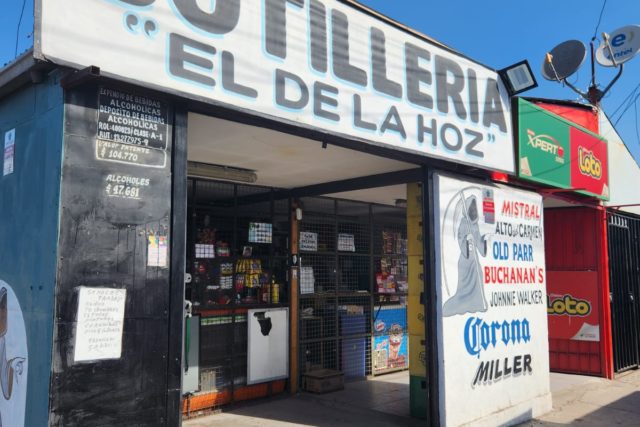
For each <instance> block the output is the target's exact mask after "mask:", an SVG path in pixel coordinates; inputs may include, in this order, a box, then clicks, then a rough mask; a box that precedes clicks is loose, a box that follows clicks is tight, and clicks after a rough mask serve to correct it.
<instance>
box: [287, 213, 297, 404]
mask: <svg viewBox="0 0 640 427" xmlns="http://www.w3.org/2000/svg"><path fill="white" fill-rule="evenodd" d="M297 208H298V205H297V204H296V203H295V202H294V203H292V204H291V237H290V239H291V257H292V258H293V257H295V263H292V265H291V271H290V276H289V277H290V279H289V310H290V311H289V313H291V314H290V318H289V324H290V332H291V333H290V334H289V340H290V343H291V344H290V349H289V370H290V373H289V389H290V392H291V394H295V393H297V392H298V378H299V377H300V374H299V367H300V363H299V360H298V310H299V307H300V304H299V302H300V301H299V298H298V296H299V292H298V289H299V288H298V280H299V279H298V276H299V273H300V269H299V268H298V255H297V254H298V236H299V235H300V234H299V232H298V217H297V215H296V210H297Z"/></svg>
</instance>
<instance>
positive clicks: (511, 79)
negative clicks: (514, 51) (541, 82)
mask: <svg viewBox="0 0 640 427" xmlns="http://www.w3.org/2000/svg"><path fill="white" fill-rule="evenodd" d="M498 75H499V76H500V78H501V79H502V81H503V82H504V85H505V86H506V87H507V91H508V92H509V96H513V95H517V94H519V93H520V92H524V91H526V90H529V89H533V88H534V87H537V86H538V82H536V78H535V77H534V76H533V72H532V71H531V67H530V66H529V62H528V61H527V60H526V59H525V60H524V61H520V62H518V63H516V64H513V65H510V66H508V67H506V68H503V69H502V70H498Z"/></svg>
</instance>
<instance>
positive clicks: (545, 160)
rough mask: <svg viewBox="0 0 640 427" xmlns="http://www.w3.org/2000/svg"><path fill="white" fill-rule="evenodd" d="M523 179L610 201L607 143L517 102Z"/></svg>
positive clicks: (531, 105) (553, 115)
mask: <svg viewBox="0 0 640 427" xmlns="http://www.w3.org/2000/svg"><path fill="white" fill-rule="evenodd" d="M518 141H519V144H518V147H519V155H518V157H519V169H518V175H519V176H520V177H521V178H524V179H527V180H530V181H536V182H540V183H543V184H547V185H551V186H554V187H559V188H572V189H576V191H578V192H580V193H584V194H588V195H592V196H596V197H598V198H601V199H604V200H608V199H609V169H608V157H607V142H606V140H605V139H603V138H602V137H600V136H598V135H596V134H594V133H592V132H590V131H588V130H586V129H584V128H581V127H579V126H578V125H575V124H572V123H571V122H569V121H567V120H565V119H563V118H562V117H560V116H558V115H555V114H553V113H550V112H548V111H546V110H544V109H542V108H540V107H538V106H536V105H534V104H532V103H530V102H528V101H525V100H523V99H519V100H518Z"/></svg>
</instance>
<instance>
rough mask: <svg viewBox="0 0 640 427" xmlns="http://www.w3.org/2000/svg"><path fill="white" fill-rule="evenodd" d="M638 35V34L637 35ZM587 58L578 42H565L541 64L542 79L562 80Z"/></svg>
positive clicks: (585, 49)
mask: <svg viewBox="0 0 640 427" xmlns="http://www.w3.org/2000/svg"><path fill="white" fill-rule="evenodd" d="M639 35H640V34H639ZM586 56H587V48H586V47H585V45H584V43H582V42H581V41H580V40H567V41H566V42H563V43H560V44H559V45H558V46H556V47H554V48H553V49H552V50H551V52H549V53H548V54H547V58H549V57H550V59H551V63H549V61H548V60H547V58H545V60H544V62H543V63H542V77H544V78H545V79H547V80H552V81H560V80H564V79H566V78H567V77H569V76H570V75H572V74H573V73H575V72H576V71H578V68H580V65H582V63H583V62H584V58H585V57H586Z"/></svg>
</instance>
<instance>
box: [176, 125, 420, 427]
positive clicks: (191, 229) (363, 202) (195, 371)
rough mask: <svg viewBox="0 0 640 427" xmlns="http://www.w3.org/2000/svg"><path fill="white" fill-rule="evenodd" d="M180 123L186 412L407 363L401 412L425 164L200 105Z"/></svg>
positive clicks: (336, 386)
mask: <svg viewBox="0 0 640 427" xmlns="http://www.w3.org/2000/svg"><path fill="white" fill-rule="evenodd" d="M187 134H188V144H187V147H188V160H189V163H188V179H187V198H188V202H187V204H188V206H187V230H186V232H187V250H186V273H187V274H186V278H187V279H186V285H185V289H186V292H185V299H186V300H187V301H188V303H189V309H188V314H187V319H186V322H185V325H186V327H185V343H184V357H183V359H184V369H183V371H184V375H183V397H184V404H183V411H184V412H187V413H189V414H190V413H192V412H198V411H201V410H206V409H209V408H216V407H220V406H223V405H226V404H230V403H235V402H239V401H243V400H248V399H254V398H259V397H266V396H270V395H273V394H277V393H282V392H285V391H290V392H298V391H308V392H312V393H313V392H316V393H326V392H331V391H335V390H340V389H342V388H343V387H344V385H345V384H347V389H348V387H349V386H348V384H350V383H353V381H357V380H365V379H367V378H369V379H371V378H373V377H374V376H378V375H382V374H385V373H389V372H397V371H405V372H406V378H404V379H402V380H401V382H402V381H403V382H405V383H406V384H405V385H406V387H405V389H406V390H405V394H406V415H409V411H410V408H409V388H410V382H411V381H410V379H409V372H408V369H409V366H410V360H411V356H410V353H412V352H415V356H414V360H415V363H416V364H417V366H418V369H416V372H417V374H418V375H417V376H416V377H417V378H422V381H417V382H416V384H420V385H422V386H424V383H425V381H424V377H425V375H426V373H424V372H422V371H423V370H424V366H425V356H424V355H425V351H424V314H423V312H420V313H419V312H418V311H420V309H418V310H416V313H414V316H413V317H415V321H414V323H416V324H420V323H421V330H422V336H420V330H419V329H416V330H415V333H416V336H417V338H416V340H414V345H413V346H412V347H411V349H410V343H409V340H410V337H409V323H410V321H409V319H410V318H411V313H408V309H407V306H408V302H409V300H410V298H411V297H412V292H411V291H410V289H409V288H410V282H411V279H410V276H411V274H410V272H409V269H410V265H411V264H412V262H411V255H414V257H415V265H414V266H413V269H414V270H416V271H415V272H414V273H415V274H414V280H415V283H414V292H413V293H414V294H415V295H414V297H415V298H416V301H417V304H416V306H417V305H419V304H420V293H421V292H420V291H418V289H419V288H420V289H421V287H422V286H423V283H422V281H421V277H422V269H423V256H422V253H421V250H422V242H421V239H420V238H419V236H420V235H421V225H422V220H421V212H422V211H421V200H422V199H421V195H420V191H421V187H420V185H419V184H416V181H419V180H421V178H422V172H421V169H420V168H419V167H418V166H416V165H414V164H411V163H407V162H402V161H398V160H393V159H388V158H382V157H378V156H374V155H371V154H366V153H361V152H358V151H354V150H349V149H346V148H342V147H338V146H334V145H327V144H326V143H322V142H319V141H314V140H311V139H307V138H302V137H298V136H293V135H290V134H285V133H282V132H277V131H273V130H269V129H265V128H259V127H255V126H249V125H245V124H240V123H236V122H231V121H226V120H222V119H218V118H212V117H208V116H204V115H200V114H189V119H188V132H187ZM408 199H409V200H408ZM413 223H415V224H413ZM412 224H413V225H412ZM411 227H413V229H412V234H413V238H414V240H415V242H413V247H414V251H415V253H413V254H412V253H411V249H410V248H411V243H410V242H409V240H411V238H412V237H411V236H409V233H408V229H409V228H411ZM419 228H420V231H418V229H419ZM418 249H419V252H420V253H418ZM418 269H420V270H421V271H420V272H419V273H418V272H417V270H418ZM418 327H419V326H416V328H418ZM420 365H421V366H422V370H421V369H420V368H419V367H420ZM413 374H414V372H413V370H412V378H413ZM394 381H396V380H394ZM418 392H421V393H424V406H425V407H426V391H425V390H423V387H419V390H418Z"/></svg>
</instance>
